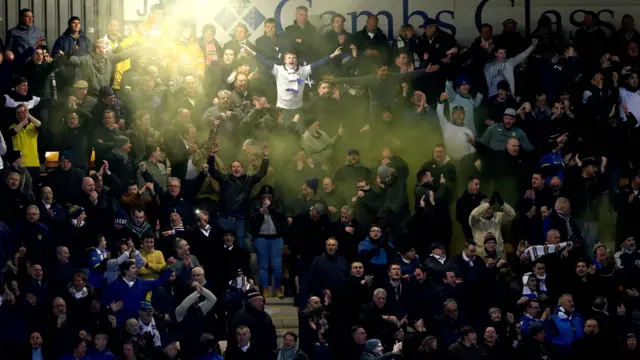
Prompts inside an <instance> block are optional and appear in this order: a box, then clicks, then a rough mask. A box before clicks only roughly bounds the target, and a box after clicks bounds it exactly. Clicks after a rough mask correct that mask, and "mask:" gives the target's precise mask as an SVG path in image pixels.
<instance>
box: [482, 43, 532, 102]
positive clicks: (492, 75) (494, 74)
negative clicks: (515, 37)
mask: <svg viewBox="0 0 640 360" xmlns="http://www.w3.org/2000/svg"><path fill="white" fill-rule="evenodd" d="M537 44H538V39H537V38H533V39H532V40H531V46H529V47H528V48H527V49H526V50H525V51H523V52H521V53H519V54H518V55H516V56H515V57H513V58H510V59H509V58H507V50H506V48H505V46H504V45H501V46H496V47H494V49H493V52H494V56H495V60H493V61H492V62H490V63H487V64H486V65H485V66H484V76H485V80H486V81H487V87H488V89H489V97H491V96H494V95H496V94H497V92H498V83H499V82H500V81H502V80H506V81H507V82H508V83H509V88H510V89H511V93H513V94H515V93H516V81H515V77H514V73H513V72H514V69H515V67H516V66H518V65H519V64H520V63H522V62H523V61H525V60H526V59H527V57H528V56H529V54H531V52H533V50H534V49H535V48H536V45H537Z"/></svg>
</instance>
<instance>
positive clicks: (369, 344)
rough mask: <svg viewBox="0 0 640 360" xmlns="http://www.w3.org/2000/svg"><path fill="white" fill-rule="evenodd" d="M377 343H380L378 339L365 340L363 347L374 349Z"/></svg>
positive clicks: (368, 349)
mask: <svg viewBox="0 0 640 360" xmlns="http://www.w3.org/2000/svg"><path fill="white" fill-rule="evenodd" d="M379 344H380V340H378V339H371V340H367V343H366V345H365V347H366V348H367V351H373V350H375V349H376V347H378V345H379Z"/></svg>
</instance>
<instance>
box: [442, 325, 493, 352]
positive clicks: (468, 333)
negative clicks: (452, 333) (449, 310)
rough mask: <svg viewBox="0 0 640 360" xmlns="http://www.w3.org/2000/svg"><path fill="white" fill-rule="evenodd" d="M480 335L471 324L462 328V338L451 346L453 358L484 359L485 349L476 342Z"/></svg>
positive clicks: (450, 350)
mask: <svg viewBox="0 0 640 360" xmlns="http://www.w3.org/2000/svg"><path fill="white" fill-rule="evenodd" d="M477 340H478V335H477V334H476V331H475V330H474V329H473V328H472V327H471V326H465V327H463V328H462V329H461V330H460V340H458V342H456V343H455V344H453V345H451V346H449V353H450V355H451V359H452V360H481V359H484V358H485V357H484V351H483V349H482V348H481V347H479V346H478V345H477V344H476V342H477Z"/></svg>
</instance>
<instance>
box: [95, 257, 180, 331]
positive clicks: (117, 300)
mask: <svg viewBox="0 0 640 360" xmlns="http://www.w3.org/2000/svg"><path fill="white" fill-rule="evenodd" d="M119 271H120V276H119V277H118V279H117V280H116V281H114V282H113V283H111V284H110V285H109V286H108V287H107V289H106V291H105V292H104V293H103V294H102V301H101V302H102V305H103V306H105V307H107V308H108V309H110V310H111V311H112V312H113V313H115V317H116V319H117V320H116V321H117V324H118V325H119V326H122V324H124V322H125V321H126V320H127V319H130V318H133V317H136V315H137V314H138V308H139V306H140V302H141V301H143V300H144V299H145V296H146V295H147V292H148V291H150V290H153V289H155V288H157V287H159V286H161V285H162V284H164V283H165V282H166V281H167V280H168V279H169V277H170V276H171V274H172V273H173V271H171V270H165V271H164V272H163V273H162V276H161V277H160V278H159V279H158V280H142V279H138V278H137V277H138V268H137V267H136V264H135V262H134V261H133V260H127V261H125V262H123V263H122V264H120V266H119Z"/></svg>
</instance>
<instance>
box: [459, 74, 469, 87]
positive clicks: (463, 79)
mask: <svg viewBox="0 0 640 360" xmlns="http://www.w3.org/2000/svg"><path fill="white" fill-rule="evenodd" d="M462 84H467V85H470V83H469V77H468V76H466V75H464V74H460V75H458V77H457V78H456V88H459V87H460V86H462Z"/></svg>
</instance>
